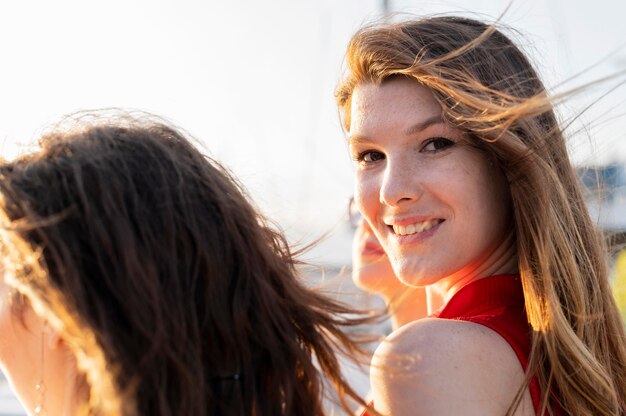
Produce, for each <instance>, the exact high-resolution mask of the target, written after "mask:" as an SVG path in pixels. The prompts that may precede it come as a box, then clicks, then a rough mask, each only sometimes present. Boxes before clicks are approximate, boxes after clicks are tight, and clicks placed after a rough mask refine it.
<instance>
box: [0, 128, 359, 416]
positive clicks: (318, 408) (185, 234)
mask: <svg viewBox="0 0 626 416" xmlns="http://www.w3.org/2000/svg"><path fill="white" fill-rule="evenodd" d="M82 119H83V121H81V120H79V121H78V122H77V123H75V124H76V125H75V126H74V127H73V128H71V129H66V128H57V129H55V130H54V131H52V132H51V133H48V134H46V135H45V136H44V137H43V138H42V139H41V140H40V143H39V144H40V150H38V151H36V152H33V153H30V154H28V155H25V156H22V157H20V158H18V159H16V160H15V161H12V162H7V163H3V164H1V165H0V219H1V220H2V222H1V227H0V230H1V234H0V242H1V245H0V246H1V249H2V256H3V262H4V269H5V273H6V275H7V277H8V279H7V280H8V281H9V283H10V284H11V285H13V286H15V287H16V288H17V289H18V290H19V291H20V292H21V293H23V294H24V295H25V296H26V297H27V298H28V300H30V302H31V304H32V305H33V306H34V307H35V310H36V311H38V312H39V313H41V314H43V316H44V318H46V319H47V320H49V321H50V323H51V325H53V326H54V328H55V329H57V330H58V331H59V333H60V334H61V337H62V338H63V339H64V341H65V342H66V343H67V344H68V345H69V347H70V348H71V349H72V351H73V352H74V353H75V355H76V358H77V361H78V364H79V367H80V368H81V369H82V371H84V373H85V375H86V381H87V384H88V385H89V390H90V391H89V398H88V400H87V402H86V403H83V405H82V409H81V412H82V413H81V414H89V415H124V416H137V415H146V416H147V415H150V416H155V415H163V416H164V415H172V416H173V415H177V416H178V415H218V414H219V415H257V416H262V415H267V416H270V415H293V414H301V413H303V412H304V413H306V414H311V415H322V414H324V412H325V411H324V405H323V402H322V398H323V396H324V394H325V393H326V392H325V386H327V387H331V386H332V387H334V390H336V391H337V392H338V397H339V399H340V400H341V403H342V405H343V406H344V407H345V409H346V410H347V409H348V407H347V404H346V402H345V399H346V397H350V398H353V399H356V400H357V401H359V402H361V403H363V402H362V400H360V399H359V398H358V397H357V394H356V393H355V392H354V391H353V390H352V388H351V387H350V386H349V384H348V383H347V382H346V380H345V379H344V378H343V376H342V374H341V371H340V366H339V361H338V357H337V354H338V352H340V351H343V352H344V353H347V354H349V355H354V354H356V351H357V347H356V344H355V343H353V341H352V340H351V338H350V337H349V336H348V335H346V334H345V333H344V332H343V330H344V329H349V328H350V327H352V326H355V325H357V324H359V323H360V322H361V321H363V320H364V319H365V318H359V315H355V314H354V313H352V311H351V310H349V309H348V308H346V307H344V306H342V305H340V304H338V303H336V302H334V301H331V300H329V299H327V298H326V297H324V296H322V295H321V294H320V293H319V292H316V291H314V290H309V289H307V288H306V287H305V286H304V285H303V283H302V282H301V281H300V279H299V277H298V274H297V272H296V264H297V261H296V260H295V259H294V257H293V255H292V253H291V252H290V249H289V247H288V245H287V243H286V241H285V239H284V237H283V236H282V234H280V233H279V232H277V231H275V228H274V227H272V226H271V225H270V224H269V223H268V222H267V221H266V220H265V219H264V218H263V217H262V216H261V215H260V214H259V213H258V211H257V210H256V209H255V208H254V207H253V206H252V205H251V204H250V203H249V202H248V200H247V198H246V194H245V192H244V191H243V189H242V188H241V187H240V186H239V185H238V184H237V181H236V180H235V179H234V178H233V177H232V176H231V175H230V174H229V173H228V171H226V170H225V169H224V168H223V167H221V166H220V164H218V163H217V162H216V161H214V160H212V159H210V158H209V157H207V156H205V155H203V154H201V153H200V151H198V150H197V148H196V147H194V146H193V145H192V144H191V142H190V141H189V140H188V139H187V138H186V137H185V135H184V134H183V133H182V132H180V131H179V130H177V129H175V128H173V127H170V126H169V125H167V124H166V123H164V122H163V121H160V120H154V119H152V118H149V117H147V116H142V117H130V116H120V117H118V118H111V117H106V118H105V119H99V118H98V117H92V116H90V117H83V118H82ZM84 120H88V121H87V122H85V121H84ZM348 313H351V315H350V317H349V316H348V315H347V314H348Z"/></svg>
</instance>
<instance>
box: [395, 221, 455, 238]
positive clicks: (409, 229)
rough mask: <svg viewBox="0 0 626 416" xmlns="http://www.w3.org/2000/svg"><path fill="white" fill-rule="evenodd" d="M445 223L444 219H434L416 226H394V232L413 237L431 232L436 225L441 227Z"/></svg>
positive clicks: (418, 223)
mask: <svg viewBox="0 0 626 416" xmlns="http://www.w3.org/2000/svg"><path fill="white" fill-rule="evenodd" d="M442 222H443V220H442V219H434V220H430V221H424V222H417V223H415V224H408V225H393V226H392V228H393V232H394V233H395V234H396V235H412V234H419V233H423V232H424V231H427V230H430V229H431V228H433V227H434V226H435V225H439V224H441V223H442Z"/></svg>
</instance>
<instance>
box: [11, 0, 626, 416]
mask: <svg viewBox="0 0 626 416" xmlns="http://www.w3.org/2000/svg"><path fill="white" fill-rule="evenodd" d="M390 13H400V14H407V15H418V16H419V15H425V14H439V13H455V14H463V15H469V16H473V17H477V18H479V19H482V20H485V21H491V22H492V21H495V20H497V19H499V18H500V19H501V21H502V22H503V23H504V24H506V25H508V26H510V27H512V28H513V29H512V30H509V31H507V33H508V34H509V35H510V36H512V37H513V38H514V39H516V40H517V42H518V44H519V45H521V46H522V48H523V49H524V50H525V51H526V52H527V53H528V54H529V55H530V56H531V57H532V59H533V61H534V62H535V64H536V66H537V67H538V69H539V72H540V73H541V74H543V76H544V81H545V82H546V84H547V86H548V87H549V89H550V91H551V92H553V93H558V92H563V91H567V90H569V89H572V88H575V87H577V86H580V85H583V84H585V83H587V82H590V81H593V80H598V79H601V78H602V77H605V76H607V75H610V74H614V73H617V72H619V71H624V70H625V69H626V49H625V48H624V45H623V42H624V40H626V25H624V23H623V16H624V15H626V3H624V2H620V1H617V0H596V1H593V2H590V1H584V0H567V1H566V0H526V1H513V2H510V1H508V0H485V1H481V0H472V1H471V2H470V1H462V0H456V1H418V0H412V1H411V0H386V1H384V0H265V1H258V0H256V1H255V0H221V1H220V0H204V1H199V0H198V1H192V0H176V1H174V0H150V1H148V0H108V1H106V2H104V1H92V0H56V1H44V0H41V1H31V0H22V1H19V2H2V3H0V54H1V58H2V60H1V62H2V65H1V66H0V114H2V115H3V116H2V117H1V119H0V120H1V122H0V153H1V154H2V156H3V157H5V158H12V157H14V156H15V155H18V154H19V153H21V152H24V151H25V150H28V149H29V148H30V146H31V145H32V142H33V140H34V139H35V138H36V137H37V136H38V134H39V133H40V132H41V131H43V130H45V129H46V127H47V126H49V125H50V124H51V123H54V122H55V121H58V120H59V119H60V118H61V117H62V116H63V115H65V114H68V113H71V112H75V111H78V110H84V109H95V108H103V107H121V108H125V109H131V110H132V109H139V110H143V111H148V112H151V113H154V114H157V115H160V116H163V117H165V118H167V119H168V120H170V121H171V122H173V123H174V124H176V125H178V126H180V127H182V128H184V129H186V130H187V131H188V132H189V133H190V134H191V135H193V136H194V137H195V138H196V139H197V140H198V142H199V144H200V146H202V147H203V148H204V149H205V150H206V152H207V153H208V154H210V155H212V156H213V157H215V158H217V159H219V160H220V161H222V162H223V163H224V164H225V165H226V166H228V167H229V168H230V169H231V170H232V171H233V172H234V173H235V175H236V176H237V177H238V178H239V179H240V180H241V181H242V183H243V184H244V186H245V187H246V188H247V189H248V191H249V193H250V195H251V196H252V198H253V199H254V201H255V202H256V203H257V205H258V206H259V207H260V208H261V209H262V210H263V211H264V212H265V213H266V215H267V216H268V217H270V218H271V219H272V220H274V221H275V222H276V223H277V224H278V225H279V226H280V227H281V228H282V229H283V230H284V231H285V232H286V233H287V235H288V237H289V239H290V241H291V242H292V243H294V244H306V243H308V242H310V241H313V240H315V239H317V238H319V237H320V236H321V235H322V234H327V237H326V238H325V239H324V240H323V241H322V242H321V243H320V244H318V245H317V246H316V247H315V248H314V249H313V250H311V251H309V252H308V253H307V254H306V258H307V259H308V260H309V261H310V262H311V263H314V264H317V265H320V266H321V267H323V270H324V271H325V273H323V274H322V273H320V270H319V269H311V270H310V271H309V274H310V276H311V279H312V281H313V282H314V283H317V282H319V280H320V279H326V280H329V281H331V282H333V284H335V286H333V287H334V288H335V289H333V290H335V293H337V294H338V293H339V292H341V293H345V292H351V293H354V294H357V290H356V289H355V288H354V287H353V286H352V285H351V282H350V279H349V277H348V276H349V273H346V272H342V271H345V270H347V268H349V264H350V244H351V237H352V229H351V227H350V226H349V225H348V222H347V221H346V219H347V216H346V214H345V213H346V204H347V202H348V199H349V197H350V196H351V194H352V188H353V178H352V171H353V166H352V162H351V160H350V157H349V155H348V152H347V149H346V145H345V143H344V139H343V133H342V131H341V127H340V123H339V118H338V114H337V109H336V107H335V104H334V97H333V90H334V87H335V85H336V84H337V81H338V79H339V77H340V75H341V71H342V59H343V53H344V48H345V46H346V44H347V42H348V39H349V38H350V36H351V34H352V33H353V32H354V31H355V30H356V29H357V28H359V27H360V26H361V25H362V24H364V23H367V22H371V21H374V20H377V19H380V18H381V17H382V16H384V15H385V14H390ZM621 79H623V77H622V78H621ZM625 101H626V89H624V88H621V85H620V78H613V79H611V80H609V81H607V82H604V83H599V84H597V85H595V86H594V87H592V88H589V89H587V90H585V92H584V93H582V94H579V95H576V96H575V97H574V98H572V99H571V100H568V101H567V102H566V103H564V104H563V105H561V106H560V107H559V109H558V110H559V114H560V117H561V118H562V120H563V121H564V122H566V123H570V122H571V124H570V126H569V128H568V132H569V136H570V149H571V151H572V155H573V158H574V160H575V162H576V164H577V166H578V167H579V168H580V172H581V178H582V179H583V182H584V183H585V184H587V185H588V190H589V204H590V208H591V210H592V213H593V215H594V218H596V219H597V220H598V223H599V224H600V226H602V227H603V228H604V229H606V230H608V231H610V232H612V233H615V234H616V241H623V237H622V234H623V232H624V230H626V194H625V193H624V189H625V188H624V184H625V183H626V173H625V171H624V162H625V161H626V128H624V127H626V117H624V116H623V114H622V113H623V112H624V108H625V107H624V102H625ZM598 183H599V184H600V186H598ZM615 259H617V260H616V263H615V265H616V266H615V267H616V268H615V270H616V272H615V277H614V279H615V289H616V296H617V297H618V299H620V300H621V302H622V303H621V305H622V307H623V308H624V307H626V255H624V254H620V253H619V252H618V253H616V257H615ZM337 275H339V279H336V278H335V277H336V276H337ZM342 276H343V277H342ZM337 282H339V283H337ZM337 296H339V294H338V295H337ZM342 296H343V295H342ZM356 296H361V297H360V298H358V299H359V300H357V301H358V302H359V305H360V306H364V305H365V306H367V305H378V303H376V300H375V299H372V298H369V297H364V296H362V295H358V294H357V295H356ZM355 299H357V298H355V297H351V298H350V300H351V301H355ZM364 301H365V303H363V302H364ZM624 311H626V309H624ZM0 336H1V334H0ZM354 378H355V382H356V383H357V384H359V383H360V388H361V389H362V390H367V381H366V380H365V381H363V377H361V376H357V375H355V376H354ZM2 383H3V384H0V415H18V414H23V411H21V410H20V407H19V405H18V404H17V403H16V402H15V399H13V398H12V396H11V394H10V392H9V389H8V387H7V385H6V381H2Z"/></svg>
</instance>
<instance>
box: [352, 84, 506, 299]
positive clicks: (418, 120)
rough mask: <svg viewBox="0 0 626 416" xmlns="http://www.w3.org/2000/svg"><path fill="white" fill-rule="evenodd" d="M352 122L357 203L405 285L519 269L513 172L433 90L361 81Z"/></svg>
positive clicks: (449, 282) (447, 285)
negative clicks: (456, 121) (450, 118)
mask: <svg viewBox="0 0 626 416" xmlns="http://www.w3.org/2000/svg"><path fill="white" fill-rule="evenodd" d="M350 119H351V125H350V132H349V146H350V152H351V154H352V156H353V157H354V159H355V160H356V161H357V173H356V176H357V185H356V200H357V204H358V206H359V209H360V210H361V212H362V213H363V215H364V217H365V218H366V219H367V221H368V222H369V224H370V225H371V227H372V229H373V231H374V233H375V234H376V236H377V237H378V239H379V241H380V242H381V244H382V245H383V247H384V248H385V251H386V252H387V254H388V255H389V257H390V259H391V263H392V265H393V268H394V270H395V273H396V275H397V276H398V277H399V278H400V280H402V281H403V282H404V283H406V284H409V285H412V286H425V285H431V284H438V285H440V286H441V289H442V290H449V289H451V288H453V287H456V286H462V285H464V284H466V283H468V282H469V281H471V280H474V279H477V278H480V277H485V276H488V275H492V274H497V273H504V272H511V271H514V270H511V269H512V268H513V269H514V268H515V267H516V261H515V252H514V248H513V249H511V246H514V243H513V244H512V243H511V242H512V241H513V240H514V239H513V238H511V235H512V231H511V230H510V226H509V224H510V211H511V210H510V203H509V197H508V191H507V183H506V180H505V178H504V175H503V174H502V173H501V172H500V171H499V169H497V168H496V167H494V165H493V164H492V163H490V160H489V159H488V157H487V156H486V155H485V154H484V152H482V151H480V150H479V149H477V148H476V147H475V146H472V145H471V143H470V139H469V138H468V137H467V135H466V134H465V133H464V132H462V131H461V130H459V129H457V128H455V127H452V126H451V125H449V124H447V123H445V122H444V121H443V119H442V110H441V107H440V105H439V103H438V102H437V101H436V100H435V98H434V96H433V94H432V92H431V91H430V90H429V89H428V88H426V87H424V86H422V85H420V84H418V83H417V82H416V81H413V80H409V79H404V78H397V79H391V80H387V81H385V82H383V83H382V84H380V85H375V84H372V83H367V84H360V85H358V86H357V87H356V88H355V90H354V92H353V95H352V103H351V114H350Z"/></svg>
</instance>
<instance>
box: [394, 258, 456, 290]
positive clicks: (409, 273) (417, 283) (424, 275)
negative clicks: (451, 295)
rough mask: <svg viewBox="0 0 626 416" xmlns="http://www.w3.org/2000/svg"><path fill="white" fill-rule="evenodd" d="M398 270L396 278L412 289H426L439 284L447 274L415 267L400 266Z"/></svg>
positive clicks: (408, 265)
mask: <svg viewBox="0 0 626 416" xmlns="http://www.w3.org/2000/svg"><path fill="white" fill-rule="evenodd" d="M399 266H400V267H399V268H398V270H396V276H398V280H400V281H401V282H402V283H404V284H405V285H407V286H411V287H425V286H429V285H432V284H433V283H437V281H439V280H440V279H441V278H442V277H444V276H446V274H445V273H433V272H432V271H429V270H428V271H427V270H424V269H425V268H424V267H415V265H410V264H407V265H399Z"/></svg>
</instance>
